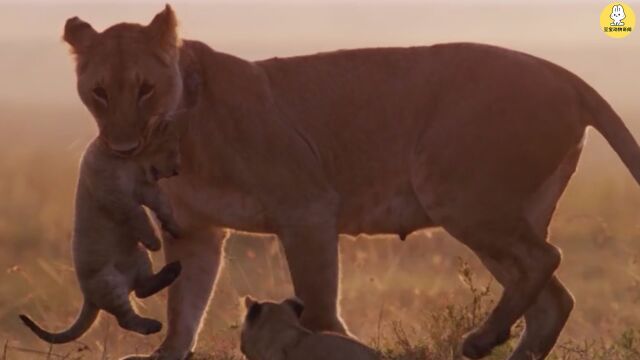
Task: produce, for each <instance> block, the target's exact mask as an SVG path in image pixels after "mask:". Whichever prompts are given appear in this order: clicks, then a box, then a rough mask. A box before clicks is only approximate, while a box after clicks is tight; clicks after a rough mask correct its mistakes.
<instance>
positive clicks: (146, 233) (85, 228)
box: [20, 121, 181, 344]
mask: <svg viewBox="0 0 640 360" xmlns="http://www.w3.org/2000/svg"><path fill="white" fill-rule="evenodd" d="M175 127H176V125H175V124H174V122H172V121H162V122H160V123H159V125H158V126H157V127H156V128H155V129H153V130H152V134H151V135H152V136H150V138H151V139H152V142H151V143H149V144H148V145H147V146H145V148H144V150H142V152H141V153H140V154H137V155H134V156H132V157H131V158H122V157H118V156H116V155H115V154H112V153H111V152H110V151H109V150H108V149H107V148H106V147H105V146H104V144H103V143H102V142H101V140H100V139H98V138H96V139H95V140H93V141H92V142H91V143H90V144H89V146H88V148H87V150H86V151H85V153H84V155H83V157H82V160H81V163H80V176H79V180H78V185H77V189H76V203H75V220H74V222H75V224H74V233H73V259H74V264H75V270H76V275H77V277H78V282H79V283H80V288H81V290H82V293H83V294H84V304H83V307H82V310H81V312H80V315H79V316H78V318H77V319H76V321H75V323H74V324H73V325H72V326H71V327H70V328H69V329H68V330H66V331H63V332H60V333H50V332H48V331H45V330H43V329H42V328H40V327H39V326H38V325H37V324H36V323H34V322H33V321H32V320H31V319H30V318H29V317H28V316H26V315H20V319H21V320H22V321H23V322H24V323H25V325H27V326H28V327H29V328H30V329H31V330H32V331H33V332H34V333H35V334H36V335H38V337H40V338H41V339H42V340H44V341H47V342H49V343H54V344H59V343H66V342H70V341H73V340H75V339H77V338H79V337H80V336H82V335H83V334H84V333H85V332H86V331H87V330H88V329H89V328H90V327H91V325H92V324H93V323H94V321H95V320H96V318H97V316H98V313H99V310H105V311H107V312H109V313H111V314H113V315H114V316H115V317H116V318H117V319H118V324H119V325H120V326H121V327H123V328H125V329H127V330H131V331H135V332H138V333H141V334H152V333H156V332H158V331H160V329H161V328H162V324H161V323H160V322H159V321H157V320H153V319H147V318H143V317H141V316H139V315H138V314H136V313H135V311H134V309H133V307H132V306H131V303H130V301H129V294H130V293H131V292H132V291H135V294H136V296H137V297H139V298H145V297H148V296H151V295H153V294H155V293H157V292H158V291H160V290H162V289H164V288H165V287H167V286H169V285H170V284H171V283H172V282H173V281H174V280H175V279H176V278H177V277H178V275H179V274H180V270H181V266H180V263H179V262H174V263H171V264H168V265H165V266H164V268H162V270H160V271H159V272H158V273H157V274H155V275H154V274H153V270H152V267H151V260H150V259H149V254H148V252H147V251H146V249H144V248H143V247H141V246H140V245H139V244H138V242H141V243H142V244H143V245H144V246H145V247H146V248H147V249H149V250H154V251H155V250H159V249H160V246H161V245H160V240H159V239H158V237H157V236H156V233H155V231H154V228H153V226H152V224H151V222H150V219H149V217H148V215H147V213H146V211H145V210H144V209H143V207H142V206H141V205H145V206H147V207H149V208H150V209H151V210H153V211H154V212H155V214H156V216H157V217H158V219H159V220H160V223H161V224H162V227H163V229H164V230H165V231H166V232H168V233H169V234H170V235H171V236H172V237H179V228H178V225H177V224H176V222H175V220H174V219H173V217H172V211H171V207H170V203H169V201H168V199H167V198H166V197H165V195H164V194H163V193H162V192H161V191H160V188H159V187H158V184H157V180H158V179H160V178H166V177H170V176H174V175H176V174H177V171H178V166H179V161H180V158H179V153H178V134H177V129H175Z"/></svg>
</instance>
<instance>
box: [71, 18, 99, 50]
mask: <svg viewBox="0 0 640 360" xmlns="http://www.w3.org/2000/svg"><path fill="white" fill-rule="evenodd" d="M97 35H98V32H97V31H95V29H94V28H93V27H92V26H91V25H90V24H89V23H88V22H85V21H83V20H81V19H80V18H79V17H77V16H74V17H72V18H69V19H68V20H67V22H66V23H65V24H64V34H63V35H62V39H63V40H64V41H66V42H67V43H68V44H69V45H71V47H72V48H73V51H75V52H76V53H81V52H82V51H83V50H86V49H87V48H88V47H89V45H91V43H92V42H93V41H94V40H95V38H96V36H97Z"/></svg>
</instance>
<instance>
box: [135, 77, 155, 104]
mask: <svg viewBox="0 0 640 360" xmlns="http://www.w3.org/2000/svg"><path fill="white" fill-rule="evenodd" d="M153 89H154V87H153V85H151V84H149V83H147V82H143V83H142V85H140V89H139V90H138V101H139V102H140V101H143V100H146V99H147V98H149V96H151V94H152V93H153Z"/></svg>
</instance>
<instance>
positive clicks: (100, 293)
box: [86, 267, 162, 335]
mask: <svg viewBox="0 0 640 360" xmlns="http://www.w3.org/2000/svg"><path fill="white" fill-rule="evenodd" d="M130 283H131V282H130V280H129V279H127V276H126V275H124V274H122V273H120V272H119V271H118V270H116V269H115V268H114V267H109V268H108V269H105V270H104V271H102V272H100V273H99V274H98V275H96V277H95V278H94V279H92V281H91V282H90V283H89V284H88V286H87V287H86V290H87V291H88V292H89V293H91V294H92V296H91V300H92V302H93V303H94V304H96V305H97V306H98V307H99V308H100V309H102V310H104V311H106V312H108V313H110V314H112V315H113V316H115V317H116V319H117V321H118V325H120V327H122V328H123V329H126V330H130V331H134V332H137V333H140V334H143V335H149V334H154V333H157V332H159V331H160V330H161V329H162V323H160V322H159V321H157V320H154V319H149V318H145V317H142V316H140V315H138V314H137V313H136V312H135V310H134V309H133V306H132V305H131V301H130V299H129V293H130V289H131V286H130Z"/></svg>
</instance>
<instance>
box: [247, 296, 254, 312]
mask: <svg viewBox="0 0 640 360" xmlns="http://www.w3.org/2000/svg"><path fill="white" fill-rule="evenodd" d="M255 303H257V301H256V300H255V299H254V298H252V297H251V296H245V297H244V308H245V309H247V310H249V308H250V307H251V305H253V304H255Z"/></svg>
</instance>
